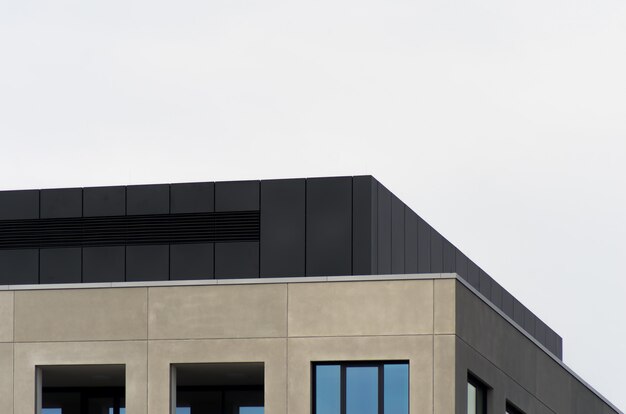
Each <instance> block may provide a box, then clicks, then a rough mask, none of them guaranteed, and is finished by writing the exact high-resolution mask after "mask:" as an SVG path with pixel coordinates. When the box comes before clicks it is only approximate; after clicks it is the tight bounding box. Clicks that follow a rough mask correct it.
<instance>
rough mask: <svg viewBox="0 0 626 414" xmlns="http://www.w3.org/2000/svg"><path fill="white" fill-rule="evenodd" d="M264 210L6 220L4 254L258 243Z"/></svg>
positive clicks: (1, 226)
mask: <svg viewBox="0 0 626 414" xmlns="http://www.w3.org/2000/svg"><path fill="white" fill-rule="evenodd" d="M260 227H261V226H260V214H259V211H236V212H214V213H193V214H159V215H149V216H112V217H83V218H59V219H37V220H6V221H0V249H27V248H46V247H65V246H67V247H81V246H111V245H125V244H129V245H136V244H153V243H159V244H169V243H179V244H182V243H202V242H207V243H219V242H233V241H258V240H259V237H260V236H259V235H260Z"/></svg>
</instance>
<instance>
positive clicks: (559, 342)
mask: <svg viewBox="0 0 626 414" xmlns="http://www.w3.org/2000/svg"><path fill="white" fill-rule="evenodd" d="M554 335H556V349H555V350H554V351H555V355H556V356H557V357H558V358H559V359H563V338H561V336H559V334H557V333H556V332H555V333H554Z"/></svg>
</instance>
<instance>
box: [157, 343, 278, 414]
mask: <svg viewBox="0 0 626 414" xmlns="http://www.w3.org/2000/svg"><path fill="white" fill-rule="evenodd" d="M148 355H149V372H150V382H149V388H148V412H149V413H150V414H169V413H170V411H169V410H170V366H171V364H177V363H210V362H263V364H264V371H265V412H267V413H272V414H286V413H287V410H286V401H287V378H286V373H287V367H286V359H287V341H286V340H285V339H211V340H192V341H150V344H149V351H148Z"/></svg>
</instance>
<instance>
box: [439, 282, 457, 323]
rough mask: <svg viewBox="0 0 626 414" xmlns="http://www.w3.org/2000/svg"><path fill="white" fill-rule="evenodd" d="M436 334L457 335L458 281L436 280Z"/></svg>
mask: <svg viewBox="0 0 626 414" xmlns="http://www.w3.org/2000/svg"><path fill="white" fill-rule="evenodd" d="M434 283H435V310H434V312H435V333H436V334H454V333H456V299H455V292H456V283H457V282H456V280H455V279H442V280H435V281H434Z"/></svg>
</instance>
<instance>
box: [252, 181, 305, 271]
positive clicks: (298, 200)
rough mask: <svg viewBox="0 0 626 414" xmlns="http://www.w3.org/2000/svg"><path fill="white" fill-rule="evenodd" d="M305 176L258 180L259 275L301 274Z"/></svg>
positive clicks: (303, 268) (303, 251) (303, 238)
mask: <svg viewBox="0 0 626 414" xmlns="http://www.w3.org/2000/svg"><path fill="white" fill-rule="evenodd" d="M305 209H306V180H304V179H293V180H264V181H261V229H262V230H261V277H290V276H291V277H292V276H304V272H305V257H304V254H305V241H306V232H305V224H306V210H305Z"/></svg>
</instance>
